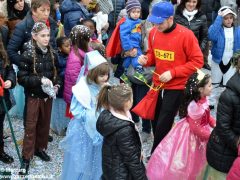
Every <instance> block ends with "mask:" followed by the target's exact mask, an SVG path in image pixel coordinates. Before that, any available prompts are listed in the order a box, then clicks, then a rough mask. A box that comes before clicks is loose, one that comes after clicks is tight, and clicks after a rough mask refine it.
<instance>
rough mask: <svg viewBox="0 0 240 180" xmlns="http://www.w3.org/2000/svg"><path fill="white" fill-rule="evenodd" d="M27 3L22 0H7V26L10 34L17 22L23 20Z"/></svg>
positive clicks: (27, 7) (27, 6) (27, 9)
mask: <svg viewBox="0 0 240 180" xmlns="http://www.w3.org/2000/svg"><path fill="white" fill-rule="evenodd" d="M29 9H30V8H29V5H28V4H27V3H26V2H25V1H24V0H8V1H7V10H8V28H9V33H10V35H11V34H12V33H13V30H14V29H15V26H16V24H17V23H18V22H20V21H21V20H23V18H24V17H25V16H26V15H27V12H28V11H29Z"/></svg>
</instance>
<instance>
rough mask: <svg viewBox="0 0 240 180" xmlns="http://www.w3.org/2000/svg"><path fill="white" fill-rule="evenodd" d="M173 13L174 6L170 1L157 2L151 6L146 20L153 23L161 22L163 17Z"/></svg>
mask: <svg viewBox="0 0 240 180" xmlns="http://www.w3.org/2000/svg"><path fill="white" fill-rule="evenodd" d="M173 15H174V8H173V5H172V4H171V3H170V2H159V3H157V4H155V5H154V6H153V8H152V11H151V14H150V15H149V16H148V18H147V20H148V21H149V22H151V23H153V24H161V23H163V21H165V19H168V18H169V17H170V16H173Z"/></svg>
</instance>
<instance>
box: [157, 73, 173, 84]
mask: <svg viewBox="0 0 240 180" xmlns="http://www.w3.org/2000/svg"><path fill="white" fill-rule="evenodd" d="M171 79H172V75H171V72H170V71H165V72H164V73H162V74H161V75H160V76H159V80H160V81H161V82H163V83H166V82H168V81H170V80H171Z"/></svg>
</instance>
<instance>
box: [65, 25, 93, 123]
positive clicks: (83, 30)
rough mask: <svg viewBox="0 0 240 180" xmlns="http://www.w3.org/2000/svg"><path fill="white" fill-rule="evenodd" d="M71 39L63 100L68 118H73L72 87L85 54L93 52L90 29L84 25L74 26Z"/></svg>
mask: <svg viewBox="0 0 240 180" xmlns="http://www.w3.org/2000/svg"><path fill="white" fill-rule="evenodd" d="M70 39H71V43H72V45H71V50H70V53H69V56H68V59H67V65H66V70H65V77H64V92H63V98H64V101H65V102H66V103H67V108H66V116H67V117H70V118H72V115H71V113H69V107H70V103H71V98H72V87H73V86H74V85H75V84H76V81H77V78H78V75H79V73H80V70H81V68H82V66H83V60H84V56H85V53H86V52H89V51H91V50H92V49H91V48H89V41H90V30H89V28H88V27H86V26H83V25H76V26H74V27H73V28H72V31H71V33H70Z"/></svg>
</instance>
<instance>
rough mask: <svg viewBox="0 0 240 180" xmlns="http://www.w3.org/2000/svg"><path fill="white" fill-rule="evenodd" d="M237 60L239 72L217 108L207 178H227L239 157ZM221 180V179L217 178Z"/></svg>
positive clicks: (208, 146)
mask: <svg viewBox="0 0 240 180" xmlns="http://www.w3.org/2000/svg"><path fill="white" fill-rule="evenodd" d="M236 59H237V68H238V70H237V72H236V74H235V75H234V76H233V77H232V78H231V79H230V80H229V81H228V82H227V85H226V90H225V91H224V92H223V93H222V94H221V96H220V99H219V103H218V108H217V125H216V127H215V128H214V130H213V131H212V133H211V136H210V138H209V142H208V145H207V161H208V164H209V166H208V169H209V170H208V172H209V173H207V174H206V176H207V177H212V179H214V178H215V177H216V176H213V174H215V175H216V174H221V177H223V178H225V177H226V173H228V171H229V170H230V168H231V166H232V164H233V161H234V160H235V159H236V158H237V156H238V148H239V143H240V55H238V57H237V58H236ZM217 179H219V178H217Z"/></svg>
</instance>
